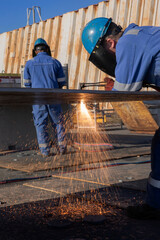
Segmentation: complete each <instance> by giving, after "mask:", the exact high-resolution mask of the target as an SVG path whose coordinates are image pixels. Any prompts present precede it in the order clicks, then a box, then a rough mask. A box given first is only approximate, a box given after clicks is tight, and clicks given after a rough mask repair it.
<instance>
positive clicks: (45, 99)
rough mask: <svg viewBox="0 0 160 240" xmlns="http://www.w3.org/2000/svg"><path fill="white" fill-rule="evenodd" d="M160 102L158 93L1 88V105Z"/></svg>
mask: <svg viewBox="0 0 160 240" xmlns="http://www.w3.org/2000/svg"><path fill="white" fill-rule="evenodd" d="M151 100H160V93H158V92H153V91H151V92H114V91H113V92H112V91H109V92H108V91H98V90H68V89H64V90H63V89H38V88H36V89H35V88H32V89H29V88H28V89H27V88H0V105H33V104H55V103H79V102H81V101H83V102H84V103H98V102H126V101H151Z"/></svg>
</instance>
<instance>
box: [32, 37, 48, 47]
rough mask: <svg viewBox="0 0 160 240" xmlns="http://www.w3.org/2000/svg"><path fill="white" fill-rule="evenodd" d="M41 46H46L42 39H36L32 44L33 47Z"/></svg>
mask: <svg viewBox="0 0 160 240" xmlns="http://www.w3.org/2000/svg"><path fill="white" fill-rule="evenodd" d="M41 44H43V45H46V46H48V44H47V43H46V41H45V40H44V39H43V38H38V39H37V40H36V41H35V43H34V47H35V46H37V45H41Z"/></svg>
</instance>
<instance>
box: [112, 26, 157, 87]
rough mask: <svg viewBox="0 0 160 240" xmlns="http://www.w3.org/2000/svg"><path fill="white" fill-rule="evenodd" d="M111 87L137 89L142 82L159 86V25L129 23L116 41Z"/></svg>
mask: <svg viewBox="0 0 160 240" xmlns="http://www.w3.org/2000/svg"><path fill="white" fill-rule="evenodd" d="M116 61H117V65H116V69H115V77H116V80H115V83H114V87H113V89H112V90H113V91H139V90H140V89H141V88H142V84H143V82H146V83H149V84H155V85H156V86H160V27H153V26H143V27H139V26H137V25H136V24H134V23H132V24H130V25H129V26H128V27H127V28H126V29H125V31H124V33H123V35H122V37H121V38H120V39H119V40H118V43H117V45H116Z"/></svg>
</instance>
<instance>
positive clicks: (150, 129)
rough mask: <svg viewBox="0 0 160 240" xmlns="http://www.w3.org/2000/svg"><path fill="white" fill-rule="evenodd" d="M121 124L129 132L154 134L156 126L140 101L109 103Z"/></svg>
mask: <svg viewBox="0 0 160 240" xmlns="http://www.w3.org/2000/svg"><path fill="white" fill-rule="evenodd" d="M111 104H112V106H113V108H114V109H115V110H116V112H117V113H118V115H119V116H120V118H121V119H122V121H123V123H124V124H125V125H126V127H127V128H128V129H129V130H130V131H136V132H139V133H144V132H145V133H154V132H155V131H156V130H157V129H158V125H157V123H156V122H155V120H154V119H153V117H152V115H151V114H150V112H149V110H148V109H147V107H146V106H145V105H144V103H143V102H141V101H136V102H121V103H119V102H114V103H111Z"/></svg>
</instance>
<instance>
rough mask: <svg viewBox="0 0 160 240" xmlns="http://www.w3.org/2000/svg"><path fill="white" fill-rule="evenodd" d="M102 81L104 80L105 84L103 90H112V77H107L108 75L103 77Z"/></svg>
mask: <svg viewBox="0 0 160 240" xmlns="http://www.w3.org/2000/svg"><path fill="white" fill-rule="evenodd" d="M104 82H106V85H105V90H106V91H112V88H113V86H114V81H113V79H112V78H109V77H106V78H104Z"/></svg>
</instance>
